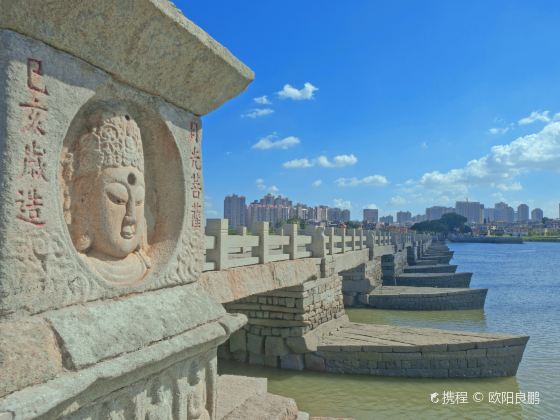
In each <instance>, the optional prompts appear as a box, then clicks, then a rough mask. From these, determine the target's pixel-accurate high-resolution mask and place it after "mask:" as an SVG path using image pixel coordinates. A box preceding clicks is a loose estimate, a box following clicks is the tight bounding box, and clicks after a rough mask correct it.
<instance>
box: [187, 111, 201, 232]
mask: <svg viewBox="0 0 560 420" xmlns="http://www.w3.org/2000/svg"><path fill="white" fill-rule="evenodd" d="M198 129H199V127H198V122H196V121H192V122H191V130H190V140H191V150H192V151H191V156H190V159H191V171H192V175H191V197H192V198H193V203H192V206H191V226H192V227H193V228H200V227H201V226H202V203H201V201H202V159H201V156H200V138H199V134H198Z"/></svg>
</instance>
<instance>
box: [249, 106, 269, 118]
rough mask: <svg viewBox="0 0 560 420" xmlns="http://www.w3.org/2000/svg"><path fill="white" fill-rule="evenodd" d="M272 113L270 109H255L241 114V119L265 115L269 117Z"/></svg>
mask: <svg viewBox="0 0 560 420" xmlns="http://www.w3.org/2000/svg"><path fill="white" fill-rule="evenodd" d="M273 112H274V110H273V109H271V108H255V109H252V110H251V111H249V112H247V113H245V114H241V117H242V118H258V117H263V116H265V115H270V114H272V113H273Z"/></svg>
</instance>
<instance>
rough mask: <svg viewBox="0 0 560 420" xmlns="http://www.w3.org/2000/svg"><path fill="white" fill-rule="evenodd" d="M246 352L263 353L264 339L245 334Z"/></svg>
mask: <svg viewBox="0 0 560 420" xmlns="http://www.w3.org/2000/svg"><path fill="white" fill-rule="evenodd" d="M247 350H248V351H249V352H251V353H253V354H263V353H264V337H261V336H260V335H255V334H250V333H249V334H247Z"/></svg>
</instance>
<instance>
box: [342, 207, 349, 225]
mask: <svg viewBox="0 0 560 420" xmlns="http://www.w3.org/2000/svg"><path fill="white" fill-rule="evenodd" d="M340 221H341V222H342V223H348V222H349V221H350V210H348V209H344V210H342V212H341V220H340Z"/></svg>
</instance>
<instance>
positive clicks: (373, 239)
mask: <svg viewBox="0 0 560 420" xmlns="http://www.w3.org/2000/svg"><path fill="white" fill-rule="evenodd" d="M377 241H378V236H377V232H376V231H375V230H367V231H366V247H367V248H368V256H369V259H370V260H372V259H373V255H374V251H375V247H376V246H377V245H378V242H377Z"/></svg>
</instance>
